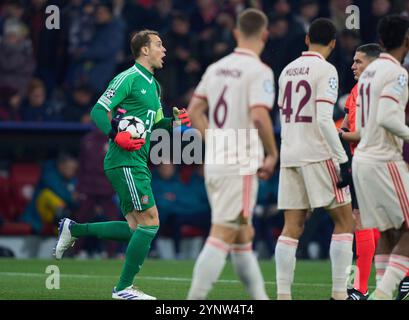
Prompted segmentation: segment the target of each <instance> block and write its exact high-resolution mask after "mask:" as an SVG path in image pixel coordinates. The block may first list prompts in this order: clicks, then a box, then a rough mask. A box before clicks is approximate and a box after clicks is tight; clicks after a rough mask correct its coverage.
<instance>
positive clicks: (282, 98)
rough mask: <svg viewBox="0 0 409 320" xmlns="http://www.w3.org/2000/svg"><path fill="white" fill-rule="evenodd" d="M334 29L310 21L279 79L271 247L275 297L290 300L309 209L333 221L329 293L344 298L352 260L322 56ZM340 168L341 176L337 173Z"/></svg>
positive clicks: (334, 79) (333, 91)
mask: <svg viewBox="0 0 409 320" xmlns="http://www.w3.org/2000/svg"><path fill="white" fill-rule="evenodd" d="M335 37H336V29H335V26H334V24H333V23H332V22H331V21H330V20H328V19H323V18H319V19H316V20H314V21H313V23H312V24H311V27H310V29H309V31H308V35H307V36H306V44H307V46H308V49H309V51H307V52H303V53H302V56H301V57H299V58H298V59H296V60H294V61H293V62H291V63H290V64H289V65H287V66H286V67H285V68H284V70H283V71H282V73H281V75H280V78H279V96H278V105H279V107H280V115H281V150H280V163H281V168H280V181H279V188H278V208H279V209H283V210H285V213H284V219H285V223H284V228H283V231H282V233H281V235H280V237H279V238H278V241H277V246H276V249H275V260H276V278H277V299H279V300H288V299H292V296H291V285H292V282H293V278H294V269H295V264H296V251H297V246H298V239H299V238H300V236H301V234H302V232H303V228H304V223H305V219H306V217H307V212H308V211H309V210H311V209H314V208H319V207H324V208H325V209H327V210H328V211H329V214H330V216H331V218H332V220H333V221H334V224H335V228H334V233H333V235H332V240H331V244H330V258H331V265H332V295H331V296H332V298H333V299H336V300H338V299H339V300H344V299H346V298H347V287H346V282H347V268H348V267H349V266H350V265H351V263H352V256H353V253H352V241H353V234H352V230H353V218H352V208H351V204H350V203H351V198H350V195H349V189H348V184H349V182H350V181H351V175H350V166H349V162H348V157H347V155H346V153H345V151H344V149H343V147H342V144H341V141H340V139H339V136H338V133H337V129H336V127H335V124H334V121H333V119H332V116H333V110H334V104H335V103H336V101H337V97H338V74H337V71H336V69H335V67H334V66H333V65H331V64H330V63H328V62H327V61H326V60H325V59H326V58H327V57H328V56H329V55H330V53H331V52H332V50H333V49H334V47H335V42H336V40H335ZM339 167H340V173H341V179H339V178H338V172H339Z"/></svg>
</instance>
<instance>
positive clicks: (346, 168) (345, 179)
mask: <svg viewBox="0 0 409 320" xmlns="http://www.w3.org/2000/svg"><path fill="white" fill-rule="evenodd" d="M339 167H340V169H341V172H340V176H341V180H339V181H338V183H337V187H338V188H339V189H342V188H345V187H346V186H347V185H349V184H351V181H352V176H351V166H350V164H349V161H347V162H345V163H341V164H340V165H339Z"/></svg>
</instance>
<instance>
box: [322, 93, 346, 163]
mask: <svg viewBox="0 0 409 320" xmlns="http://www.w3.org/2000/svg"><path fill="white" fill-rule="evenodd" d="M333 113H334V105H333V103H331V102H330V101H317V123H318V126H319V128H320V131H321V134H322V135H323V137H324V139H325V140H326V141H327V143H328V145H329V146H330V148H331V150H332V152H333V153H334V154H335V156H336V158H337V160H338V162H339V163H345V162H347V161H348V157H347V155H346V153H345V150H344V148H343V147H342V144H341V141H340V140H339V138H338V133H337V128H336V127H335V123H334V120H333Z"/></svg>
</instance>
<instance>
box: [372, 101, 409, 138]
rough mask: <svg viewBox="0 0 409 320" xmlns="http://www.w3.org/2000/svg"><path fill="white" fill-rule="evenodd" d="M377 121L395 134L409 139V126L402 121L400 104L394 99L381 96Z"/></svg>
mask: <svg viewBox="0 0 409 320" xmlns="http://www.w3.org/2000/svg"><path fill="white" fill-rule="evenodd" d="M376 122H377V123H378V124H379V125H380V126H381V127H382V128H384V129H386V130H388V131H389V132H391V133H393V134H394V135H395V136H398V137H399V138H402V139H403V140H405V141H409V127H408V126H406V125H405V123H404V122H403V121H402V119H401V115H400V112H399V104H398V103H397V102H396V101H395V100H394V99H390V98H386V97H384V98H383V97H381V99H380V100H379V105H378V113H377V115H376Z"/></svg>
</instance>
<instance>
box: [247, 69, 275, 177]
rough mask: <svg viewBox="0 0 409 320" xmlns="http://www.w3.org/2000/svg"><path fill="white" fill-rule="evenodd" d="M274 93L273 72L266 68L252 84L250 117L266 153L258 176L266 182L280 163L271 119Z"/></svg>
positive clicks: (257, 74)
mask: <svg viewBox="0 0 409 320" xmlns="http://www.w3.org/2000/svg"><path fill="white" fill-rule="evenodd" d="M274 91H275V90H274V75H273V71H272V70H271V69H270V68H264V69H263V70H261V71H258V72H256V73H255V77H254V79H252V81H251V83H250V92H249V93H250V95H249V103H250V117H251V120H252V121H253V123H254V126H255V128H256V129H257V132H258V135H259V137H260V140H261V142H262V143H263V147H264V151H265V152H266V157H265V158H264V162H263V166H262V167H261V168H259V171H258V176H259V177H260V178H261V179H264V180H266V179H268V178H269V177H270V176H271V174H272V173H273V172H274V169H275V165H276V164H277V161H278V148H277V144H276V140H275V136H274V128H273V123H272V121H271V118H270V110H271V108H272V107H273V103H274V94H275V92H274Z"/></svg>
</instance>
